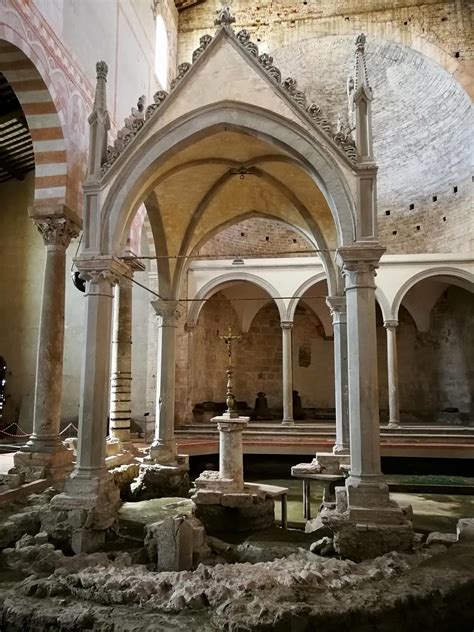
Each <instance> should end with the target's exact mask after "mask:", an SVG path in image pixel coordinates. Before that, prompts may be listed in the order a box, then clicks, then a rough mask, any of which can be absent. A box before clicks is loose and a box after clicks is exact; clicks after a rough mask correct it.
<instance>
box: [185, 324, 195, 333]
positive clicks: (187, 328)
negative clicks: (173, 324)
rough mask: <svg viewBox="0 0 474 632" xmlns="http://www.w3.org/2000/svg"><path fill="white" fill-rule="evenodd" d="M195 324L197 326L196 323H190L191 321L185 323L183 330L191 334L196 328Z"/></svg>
mask: <svg viewBox="0 0 474 632" xmlns="http://www.w3.org/2000/svg"><path fill="white" fill-rule="evenodd" d="M196 326H197V323H191V322H188V323H185V324H184V331H185V332H186V333H187V334H192V333H193V332H194V331H195V330H196Z"/></svg>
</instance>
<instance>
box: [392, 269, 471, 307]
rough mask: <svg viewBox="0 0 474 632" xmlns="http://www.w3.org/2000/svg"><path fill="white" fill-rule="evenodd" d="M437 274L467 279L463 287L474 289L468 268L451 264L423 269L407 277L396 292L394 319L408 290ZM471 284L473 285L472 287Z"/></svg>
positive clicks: (393, 304)
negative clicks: (463, 268) (455, 266)
mask: <svg viewBox="0 0 474 632" xmlns="http://www.w3.org/2000/svg"><path fill="white" fill-rule="evenodd" d="M436 276H448V277H453V278H455V279H458V280H461V281H462V282H463V281H466V282H467V283H466V285H465V286H464V285H463V287H466V289H468V290H469V291H471V292H473V291H474V275H473V274H472V273H470V272H468V271H467V270H462V269H461V268H454V267H449V266H443V267H437V268H430V269H429V270H422V271H421V272H418V273H417V274H414V275H413V276H412V277H410V278H409V279H407V281H405V283H404V284H403V285H402V286H401V288H400V289H399V290H398V292H397V293H396V295H395V298H394V299H393V303H392V310H391V312H392V314H393V317H394V319H398V310H399V309H400V305H401V304H402V301H403V299H404V297H405V295H406V294H407V292H408V291H409V290H410V289H411V288H412V287H414V286H415V285H416V284H417V283H419V282H420V281H423V280H425V279H430V278H432V277H436ZM470 286H472V289H471V287H470Z"/></svg>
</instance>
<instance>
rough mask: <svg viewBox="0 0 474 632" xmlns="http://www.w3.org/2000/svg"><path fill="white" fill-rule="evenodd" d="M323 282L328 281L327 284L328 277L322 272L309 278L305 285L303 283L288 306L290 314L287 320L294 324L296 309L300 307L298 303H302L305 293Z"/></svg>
mask: <svg viewBox="0 0 474 632" xmlns="http://www.w3.org/2000/svg"><path fill="white" fill-rule="evenodd" d="M321 281H326V282H327V276H326V273H325V272H320V273H318V274H315V275H313V276H311V277H309V279H306V281H304V283H302V284H301V285H300V286H299V288H298V289H297V290H296V293H295V296H294V297H293V298H292V299H291V300H290V302H289V304H288V309H287V313H288V318H287V320H291V321H292V322H293V320H294V318H295V311H296V308H297V306H298V303H299V301H300V298H301V297H302V296H303V294H304V293H305V292H307V291H308V290H309V288H310V287H311V286H312V285H316V283H320V282H321Z"/></svg>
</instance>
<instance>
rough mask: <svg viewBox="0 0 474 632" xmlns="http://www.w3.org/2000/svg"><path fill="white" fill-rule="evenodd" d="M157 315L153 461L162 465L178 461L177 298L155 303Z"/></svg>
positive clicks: (151, 458)
mask: <svg viewBox="0 0 474 632" xmlns="http://www.w3.org/2000/svg"><path fill="white" fill-rule="evenodd" d="M152 305H153V308H154V310H155V312H156V315H157V317H158V361H157V370H156V417H155V438H154V440H153V443H152V444H151V447H150V461H152V462H155V463H157V464H160V465H166V464H175V463H176V457H177V455H176V441H175V438H174V402H175V374H176V328H177V326H178V319H179V316H180V313H181V308H180V305H179V303H178V301H165V300H161V299H160V300H157V301H153V302H152Z"/></svg>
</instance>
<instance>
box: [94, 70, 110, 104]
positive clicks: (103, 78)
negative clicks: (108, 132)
mask: <svg viewBox="0 0 474 632" xmlns="http://www.w3.org/2000/svg"><path fill="white" fill-rule="evenodd" d="M95 69H96V72H97V82H96V85H95V97H94V110H106V109H107V95H106V88H105V84H106V83H107V73H108V71H109V68H108V66H107V64H106V63H105V61H98V62H97V63H96V65H95Z"/></svg>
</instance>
